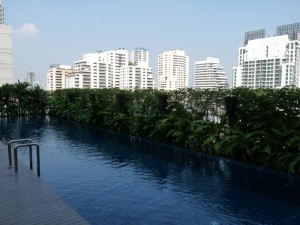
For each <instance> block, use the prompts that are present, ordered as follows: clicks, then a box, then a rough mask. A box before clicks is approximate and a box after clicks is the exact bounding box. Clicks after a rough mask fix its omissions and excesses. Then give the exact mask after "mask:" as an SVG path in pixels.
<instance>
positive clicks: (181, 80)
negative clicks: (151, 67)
mask: <svg viewBox="0 0 300 225" xmlns="http://www.w3.org/2000/svg"><path fill="white" fill-rule="evenodd" d="M188 81H189V57H188V56H186V55H185V51H183V50H173V51H168V52H164V53H162V54H160V55H158V88H159V89H163V90H176V89H179V88H186V87H188Z"/></svg>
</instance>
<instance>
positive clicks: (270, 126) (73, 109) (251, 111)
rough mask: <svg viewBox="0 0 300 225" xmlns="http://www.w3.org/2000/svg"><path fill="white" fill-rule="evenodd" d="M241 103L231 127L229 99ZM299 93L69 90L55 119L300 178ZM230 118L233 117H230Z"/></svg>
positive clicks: (56, 100)
mask: <svg viewBox="0 0 300 225" xmlns="http://www.w3.org/2000/svg"><path fill="white" fill-rule="evenodd" d="M228 96H231V97H232V96H234V97H235V98H236V99H237V105H236V111H235V112H231V116H230V118H232V119H233V121H232V122H231V123H230V126H229V125H228V116H227V113H226V109H225V104H224V98H225V97H228ZM299 100H300V90H299V89H298V88H294V87H288V88H282V89H247V88H234V89H220V90H194V89H183V90H176V91H168V92H164V91H158V90H154V91H153V90H136V91H129V90H119V89H97V90H90V89H66V90H58V91H55V92H53V93H52V95H51V102H50V113H51V114H52V115H55V116H58V117H61V118H67V119H70V120H74V121H78V122H82V123H86V124H90V125H93V126H98V127H102V128H106V129H111V130H115V131H118V132H123V133H127V134H130V135H135V136H140V137H144V138H150V139H152V140H155V141H159V142H164V143H169V144H174V145H178V146H182V147H185V148H190V149H193V150H195V151H201V152H206V153H210V154H215V155H219V156H224V157H228V158H232V159H236V160H241V161H244V162H247V163H251V164H255V165H260V166H264V167H270V168H276V169H279V170H283V171H288V172H290V173H297V174H300V150H299V147H300V132H299V131H300V129H299V128H300V122H299V121H300V118H299V116H300V113H299V111H300V105H299V104H300V103H299ZM228 113H230V112H228Z"/></svg>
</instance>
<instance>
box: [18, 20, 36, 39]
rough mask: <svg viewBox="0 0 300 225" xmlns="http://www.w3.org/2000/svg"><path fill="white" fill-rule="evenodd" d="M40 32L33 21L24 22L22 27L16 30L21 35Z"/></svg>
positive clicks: (28, 35)
mask: <svg viewBox="0 0 300 225" xmlns="http://www.w3.org/2000/svg"><path fill="white" fill-rule="evenodd" d="M38 33H39V29H38V28H37V27H36V26H35V25H34V24H33V23H24V24H23V25H22V27H20V28H19V29H17V30H15V34H16V35H17V36H19V37H31V36H34V35H36V34H38Z"/></svg>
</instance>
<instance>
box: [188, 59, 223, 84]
mask: <svg viewBox="0 0 300 225" xmlns="http://www.w3.org/2000/svg"><path fill="white" fill-rule="evenodd" d="M194 78H195V82H194V87H195V88H209V89H213V88H225V87H228V83H227V78H226V75H225V71H224V69H223V67H222V66H221V65H220V60H219V59H218V58H213V57H207V59H206V60H204V61H197V62H195V76H194Z"/></svg>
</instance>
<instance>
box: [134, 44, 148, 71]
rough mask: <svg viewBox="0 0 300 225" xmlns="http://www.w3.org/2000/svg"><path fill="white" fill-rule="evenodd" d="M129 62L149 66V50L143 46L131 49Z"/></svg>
mask: <svg viewBox="0 0 300 225" xmlns="http://www.w3.org/2000/svg"><path fill="white" fill-rule="evenodd" d="M131 63H132V64H133V65H135V66H136V65H139V66H146V67H147V66H149V51H148V50H147V49H145V48H135V49H133V50H132V51H131Z"/></svg>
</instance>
